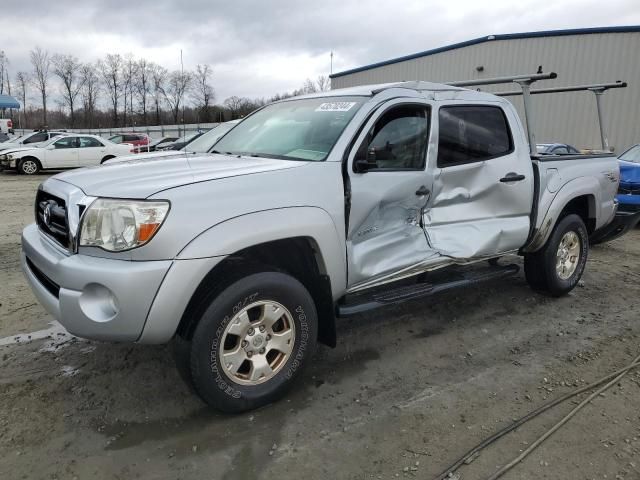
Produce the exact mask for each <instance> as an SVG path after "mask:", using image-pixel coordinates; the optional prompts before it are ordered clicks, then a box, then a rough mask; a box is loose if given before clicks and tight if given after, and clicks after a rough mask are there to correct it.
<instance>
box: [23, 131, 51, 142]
mask: <svg viewBox="0 0 640 480" xmlns="http://www.w3.org/2000/svg"><path fill="white" fill-rule="evenodd" d="M47 139H48V136H47V134H46V132H42V133H36V134H35V135H31V136H30V137H29V138H27V139H26V140H25V141H24V143H25V144H27V143H37V142H44V141H45V140H47Z"/></svg>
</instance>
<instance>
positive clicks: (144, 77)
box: [133, 58, 155, 125]
mask: <svg viewBox="0 0 640 480" xmlns="http://www.w3.org/2000/svg"><path fill="white" fill-rule="evenodd" d="M154 67H155V65H153V64H152V63H150V62H148V61H147V60H145V59H144V58H141V59H140V60H138V64H137V66H136V76H135V79H134V82H133V84H134V88H135V92H136V94H137V97H138V104H139V105H140V108H141V109H142V123H144V124H145V125H147V106H148V101H149V95H151V94H152V86H153V70H154Z"/></svg>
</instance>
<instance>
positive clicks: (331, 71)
mask: <svg viewBox="0 0 640 480" xmlns="http://www.w3.org/2000/svg"><path fill="white" fill-rule="evenodd" d="M330 56H331V67H330V68H329V74H330V75H333V50H331V55H330Z"/></svg>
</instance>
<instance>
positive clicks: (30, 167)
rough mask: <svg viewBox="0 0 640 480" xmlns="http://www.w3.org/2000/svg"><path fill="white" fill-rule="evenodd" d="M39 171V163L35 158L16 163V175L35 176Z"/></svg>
mask: <svg viewBox="0 0 640 480" xmlns="http://www.w3.org/2000/svg"><path fill="white" fill-rule="evenodd" d="M39 171H40V162H39V161H38V160H36V159H35V158H31V157H27V158H23V159H22V160H20V161H19V162H18V173H22V174H24V175H35V174H36V173H38V172H39Z"/></svg>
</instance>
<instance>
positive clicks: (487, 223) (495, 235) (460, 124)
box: [423, 104, 534, 261]
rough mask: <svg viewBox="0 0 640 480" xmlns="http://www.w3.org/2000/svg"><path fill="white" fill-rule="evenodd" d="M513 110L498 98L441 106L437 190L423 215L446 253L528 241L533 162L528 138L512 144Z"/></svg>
mask: <svg viewBox="0 0 640 480" xmlns="http://www.w3.org/2000/svg"><path fill="white" fill-rule="evenodd" d="M514 115H515V114H514V113H513V111H512V110H503V109H502V108H501V106H500V105H499V104H495V105H487V104H482V105H480V104H478V105H469V104H466V105H455V104H454V105H445V106H441V107H440V109H439V112H438V129H439V133H438V151H437V161H436V165H435V166H432V168H431V169H430V170H431V171H432V173H433V178H434V181H433V191H432V196H431V199H430V201H429V204H428V205H427V207H426V208H425V210H424V218H423V221H424V225H425V229H426V231H427V236H428V238H429V242H430V244H431V246H432V247H433V248H434V249H435V250H437V251H438V252H439V253H440V254H442V255H443V256H446V257H449V258H452V259H454V260H456V261H460V260H462V261H465V260H468V259H474V258H482V257H490V256H496V255H497V254H500V253H504V252H508V251H513V250H517V249H518V248H520V247H521V246H522V245H524V243H525V242H526V239H527V236H528V235H529V224H530V219H529V215H530V212H531V206H532V199H533V185H534V181H533V171H532V170H533V169H532V166H531V158H530V157H529V151H528V149H527V148H526V145H524V144H520V145H517V146H516V145H514V141H513V136H512V133H511V130H510V128H509V124H511V125H519V124H518V122H517V121H516V119H515V118H514ZM519 133H520V132H519Z"/></svg>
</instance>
